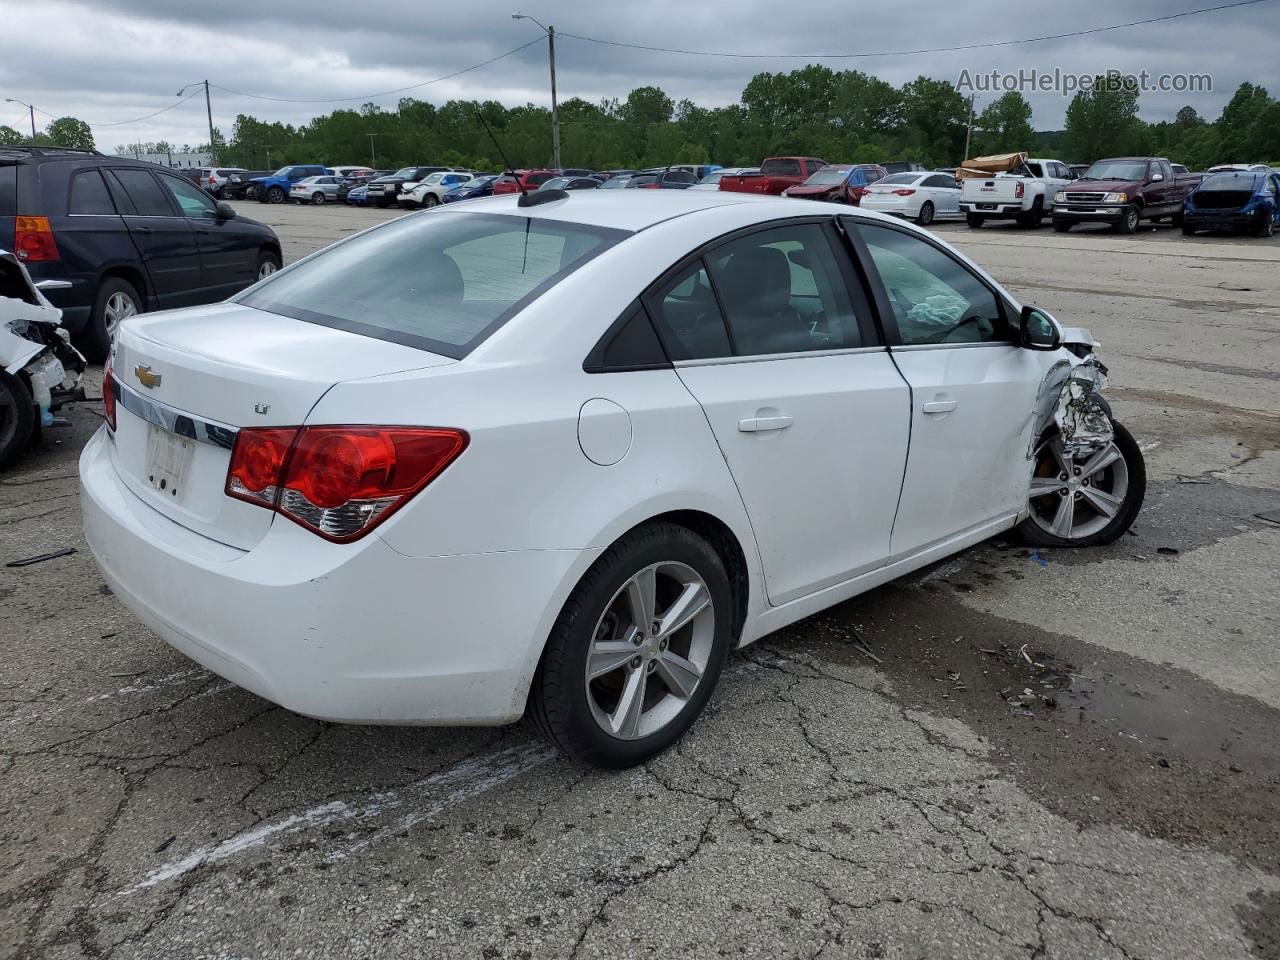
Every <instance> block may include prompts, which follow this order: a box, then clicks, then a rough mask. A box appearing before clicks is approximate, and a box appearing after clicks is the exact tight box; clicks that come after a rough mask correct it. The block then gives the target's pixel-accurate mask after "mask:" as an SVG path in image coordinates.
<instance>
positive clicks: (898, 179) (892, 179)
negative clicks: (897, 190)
mask: <svg viewBox="0 0 1280 960" xmlns="http://www.w3.org/2000/svg"><path fill="white" fill-rule="evenodd" d="M919 179H920V174H918V173H891V174H890V175H889V176H887V177H881V178H880V179H879V180H877V181H876V186H878V187H883V186H885V185H886V184H891V183H915V182H916V181H917V180H919Z"/></svg>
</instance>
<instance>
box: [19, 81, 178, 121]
mask: <svg viewBox="0 0 1280 960" xmlns="http://www.w3.org/2000/svg"><path fill="white" fill-rule="evenodd" d="M202 92H203V91H201V90H197V91H196V92H195V93H193V94H191V96H190V97H186V98H184V99H182V100H179V101H178V102H177V103H171V104H169V106H167V107H163V108H161V109H160V110H157V111H155V112H154V113H148V114H146V115H144V116H141V117H134V118H133V119H132V120H111V121H105V120H104V121H99V122H95V121H93V120H86V121H84V122H85V123H87V124H88V125H89V126H91V127H123V126H126V125H128V124H130V123H140V122H142V121H143V120H150V119H151V118H152V117H158V116H160V114H162V113H168V112H169V111H170V110H175V109H177V108H178V107H180V106H182V105H183V104H184V103H186V102H187V101H188V100H190V99H191V98H192V97H195V96H197V95H198V94H200V93H202ZM36 113H43V114H44V115H45V116H46V117H48V118H49V119H50V120H58V119H60V118H59V117H57V116H54V115H53V114H52V113H50V112H49V111H48V110H41V109H40V108H39V107H36Z"/></svg>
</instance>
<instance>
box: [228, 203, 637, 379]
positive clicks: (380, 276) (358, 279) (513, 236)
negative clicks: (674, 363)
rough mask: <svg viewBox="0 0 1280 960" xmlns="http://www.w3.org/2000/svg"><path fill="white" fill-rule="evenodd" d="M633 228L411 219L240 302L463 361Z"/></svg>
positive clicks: (331, 252) (461, 217)
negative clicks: (522, 310) (611, 228)
mask: <svg viewBox="0 0 1280 960" xmlns="http://www.w3.org/2000/svg"><path fill="white" fill-rule="evenodd" d="M627 235H628V233H627V231H623V230H610V229H606V228H604V227H593V226H585V225H581V224H573V223H563V222H560V221H554V220H542V219H531V218H528V217H518V216H508V215H499V214H470V215H468V214H441V215H438V216H431V217H405V218H404V219H402V220H394V221H391V222H390V223H388V224H387V225H386V226H383V227H379V228H377V229H374V230H371V231H369V232H368V233H365V234H362V235H360V236H359V237H355V238H353V239H351V240H349V241H347V242H345V243H338V244H335V245H333V246H332V247H329V248H328V249H327V250H324V251H322V252H321V253H319V254H317V255H316V256H314V257H311V258H310V259H308V260H307V261H306V262H304V263H299V264H298V265H297V266H295V267H293V268H291V269H289V270H285V271H282V272H281V273H279V274H276V275H275V276H273V277H271V279H270V280H268V281H267V282H265V283H261V284H259V285H257V286H256V287H254V288H252V290H250V291H249V292H247V293H245V294H243V295H242V296H241V297H240V298H239V302H241V303H244V304H247V305H248V306H251V307H256V308H257V309H259V310H265V311H266V312H268V313H275V314H279V315H280V316H285V317H293V318H294V319H296V320H304V321H306V322H308V323H318V324H321V325H322V326H326V327H334V328H336V329H339V330H347V331H349V332H351V333H358V334H362V335H364V336H367V337H376V338H377V339H379V340H390V341H392V342H393V343H403V344H406V345H408V346H411V347H419V348H421V349H424V350H430V351H432V352H433V353H439V354H443V355H445V356H448V357H454V358H458V359H461V358H462V357H465V356H466V355H467V354H468V353H470V352H471V351H472V350H473V349H475V347H476V346H477V345H478V344H479V343H480V342H481V341H482V340H484V339H485V337H487V336H489V334H491V333H492V332H493V331H494V330H496V329H498V327H500V326H502V324H503V323H505V322H506V321H507V320H509V319H510V318H511V317H512V316H514V315H515V314H516V313H517V312H519V311H520V310H521V309H523V308H524V307H525V306H526V305H527V304H528V303H530V302H531V301H532V300H534V299H535V298H536V297H538V296H540V295H541V294H543V293H545V292H546V291H547V290H549V289H550V288H551V287H552V286H554V285H555V284H556V283H558V282H559V281H560V280H562V279H563V278H564V277H566V276H568V275H569V274H570V273H572V272H573V271H574V270H576V269H578V268H579V267H581V266H582V265H583V264H584V263H586V262H587V261H589V260H590V259H591V258H593V257H595V256H597V255H598V254H600V253H601V252H603V251H605V250H607V249H608V248H609V247H611V246H613V245H614V244H616V243H617V242H618V241H620V240H621V239H623V238H624V237H626V236H627Z"/></svg>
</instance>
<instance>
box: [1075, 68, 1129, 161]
mask: <svg viewBox="0 0 1280 960" xmlns="http://www.w3.org/2000/svg"><path fill="white" fill-rule="evenodd" d="M1141 128H1142V121H1141V120H1139V119H1138V88H1137V84H1136V83H1133V82H1132V81H1130V80H1127V79H1125V78H1122V77H1120V76H1118V75H1116V74H1108V75H1103V76H1098V77H1095V78H1094V84H1093V87H1092V89H1090V90H1081V91H1080V92H1079V93H1077V94H1076V95H1075V97H1073V98H1072V100H1071V103H1070V105H1068V107H1067V132H1066V137H1065V138H1064V139H1065V142H1064V147H1065V150H1066V153H1067V155H1068V157H1069V159H1070V160H1072V161H1073V162H1080V163H1091V162H1093V161H1094V160H1097V159H1099V158H1101V157H1106V156H1115V155H1116V154H1123V153H1128V152H1130V151H1131V150H1133V147H1134V141H1135V139H1137V137H1138V135H1139V134H1140V131H1141Z"/></svg>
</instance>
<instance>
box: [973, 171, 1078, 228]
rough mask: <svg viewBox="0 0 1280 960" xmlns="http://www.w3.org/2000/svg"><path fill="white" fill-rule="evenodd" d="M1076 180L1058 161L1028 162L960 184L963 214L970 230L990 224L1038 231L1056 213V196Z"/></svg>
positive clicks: (975, 177) (974, 177)
mask: <svg viewBox="0 0 1280 960" xmlns="http://www.w3.org/2000/svg"><path fill="white" fill-rule="evenodd" d="M1074 179H1075V177H1074V176H1073V175H1072V173H1071V170H1070V169H1069V168H1068V167H1067V165H1066V164H1065V163H1062V162H1060V161H1058V160H1032V159H1027V160H1023V161H1021V163H1019V164H1018V165H1016V166H1014V167H1013V169H1011V170H1009V171H1007V172H1004V173H993V174H991V175H990V176H973V175H970V176H967V177H965V178H964V180H963V181H962V182H961V184H960V212H961V213H962V214H964V218H965V222H966V223H968V224H969V226H971V227H980V226H982V225H983V224H984V223H985V222H986V221H988V220H1016V221H1017V222H1018V225H1019V226H1023V227H1038V226H1040V221H1041V220H1043V219H1044V218H1045V217H1046V216H1048V215H1049V214H1050V213H1051V212H1052V210H1053V197H1054V194H1056V193H1057V192H1058V191H1059V190H1061V189H1062V188H1063V187H1064V186H1066V185H1067V184H1068V183H1070V182H1071V181H1072V180H1074Z"/></svg>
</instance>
